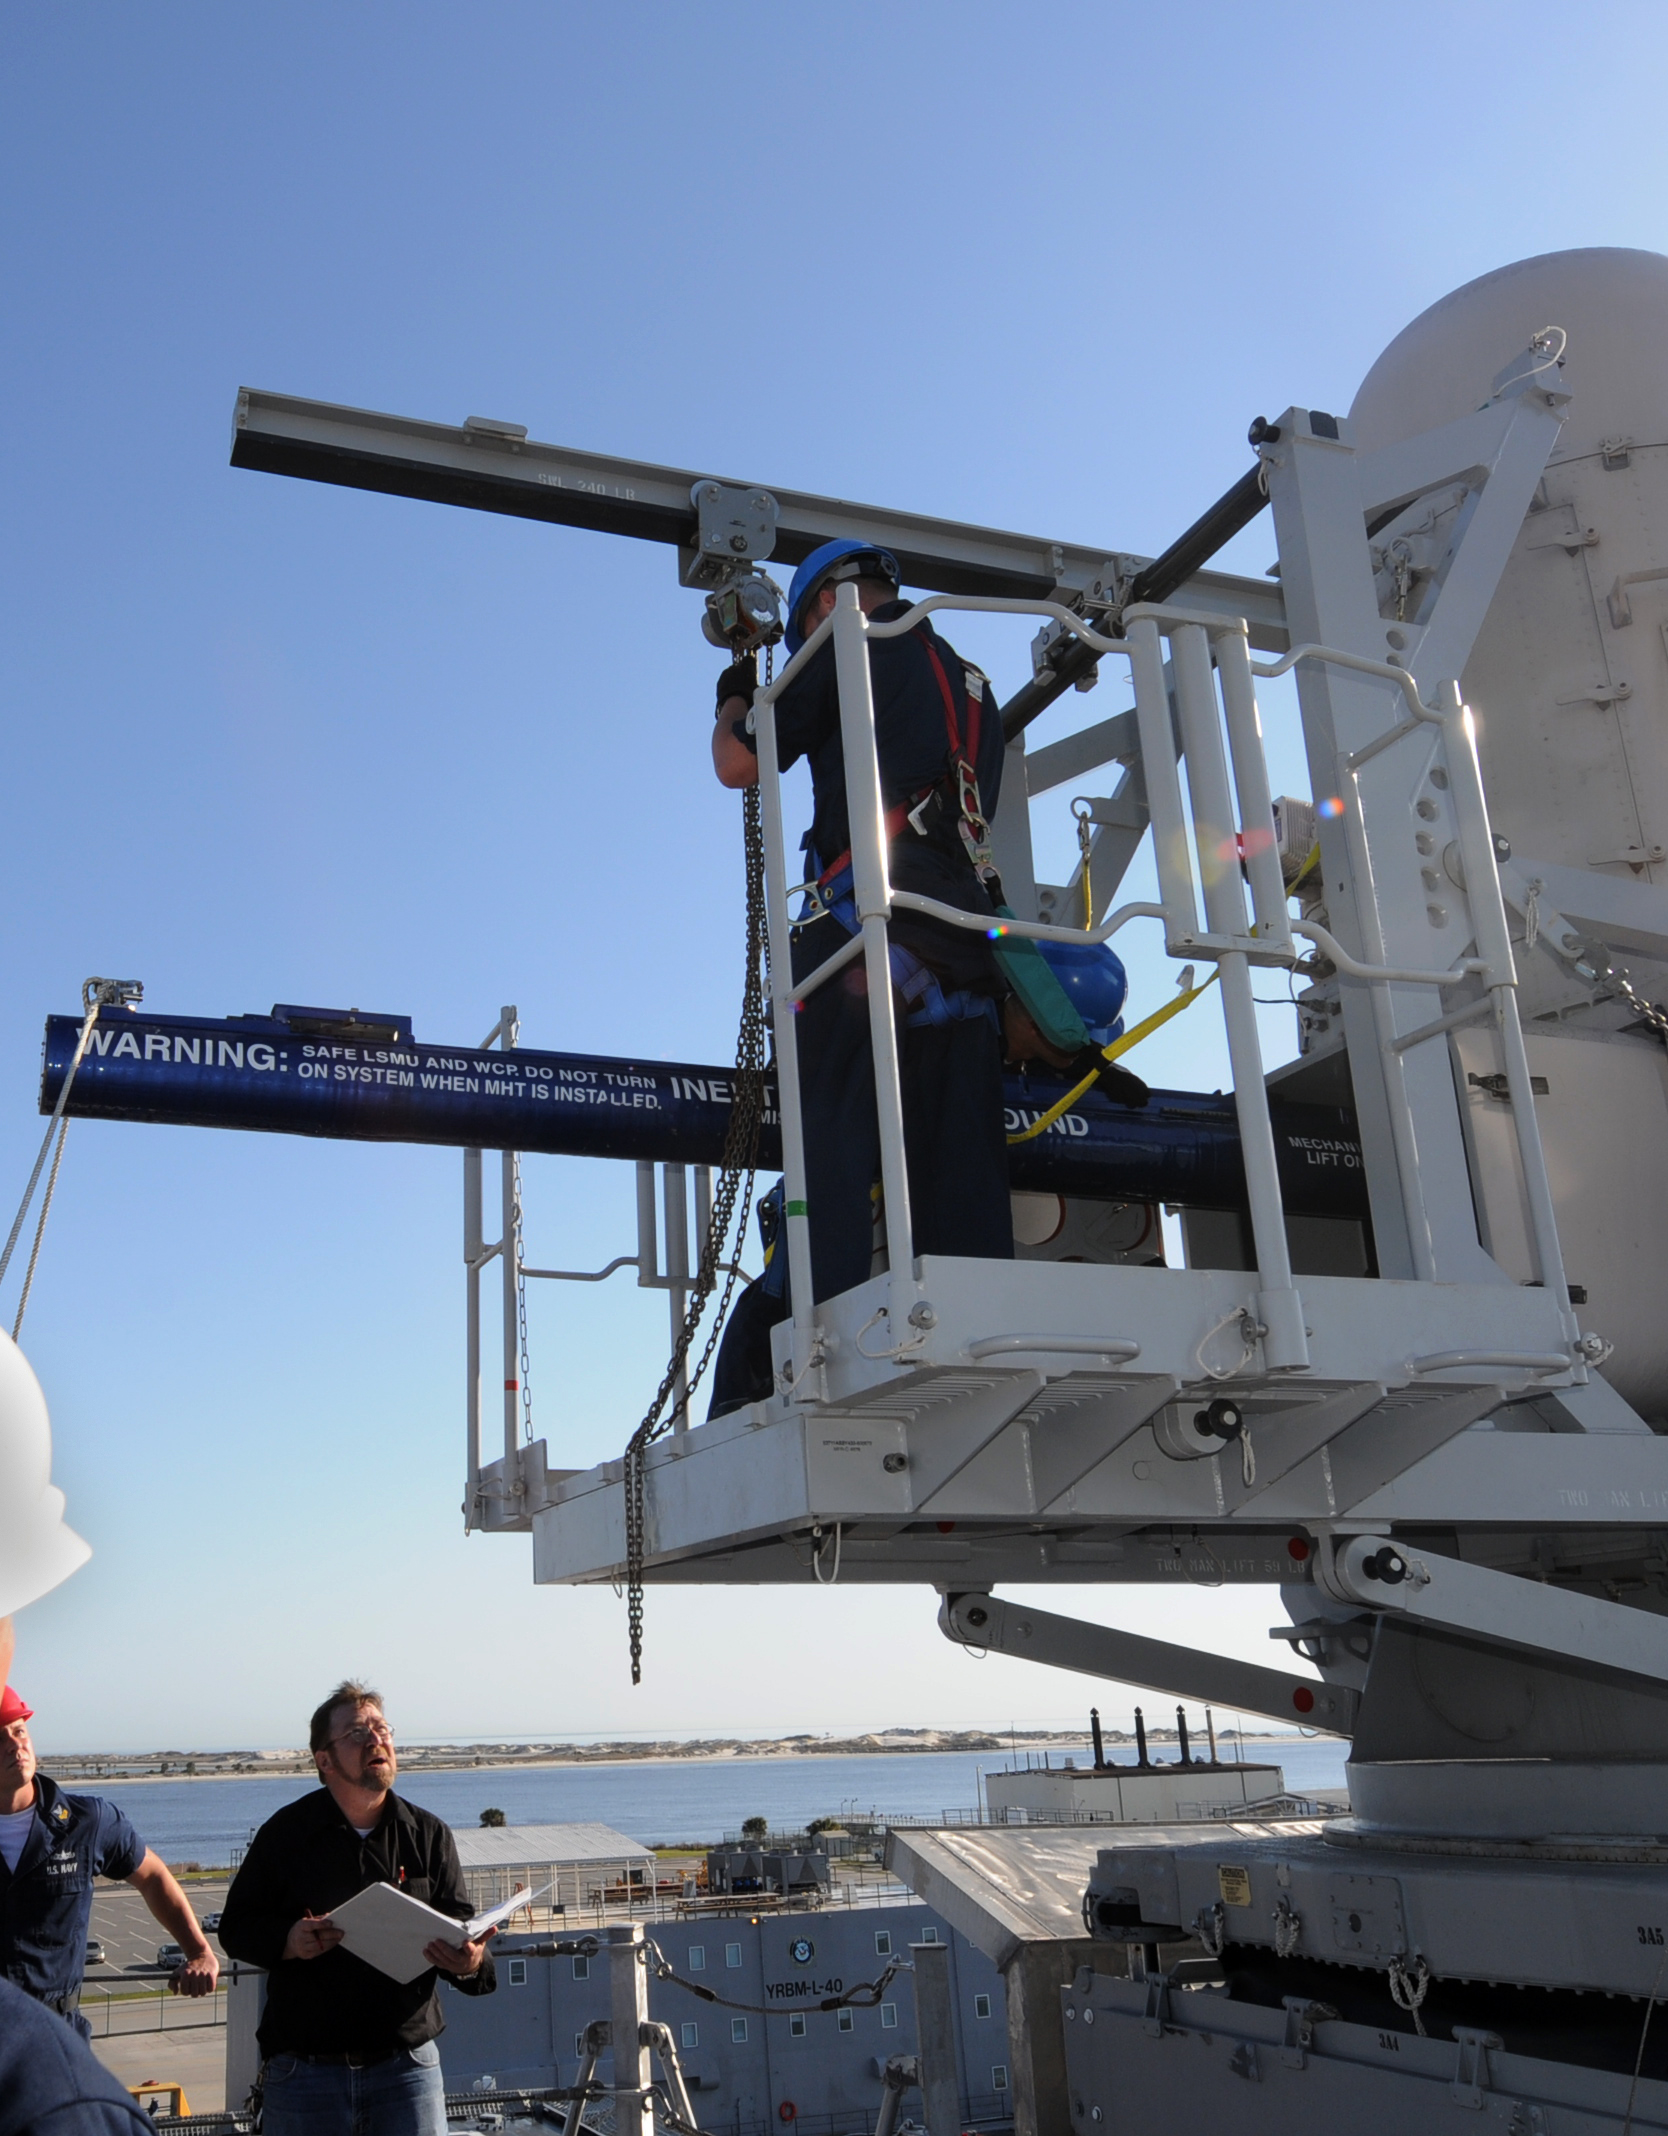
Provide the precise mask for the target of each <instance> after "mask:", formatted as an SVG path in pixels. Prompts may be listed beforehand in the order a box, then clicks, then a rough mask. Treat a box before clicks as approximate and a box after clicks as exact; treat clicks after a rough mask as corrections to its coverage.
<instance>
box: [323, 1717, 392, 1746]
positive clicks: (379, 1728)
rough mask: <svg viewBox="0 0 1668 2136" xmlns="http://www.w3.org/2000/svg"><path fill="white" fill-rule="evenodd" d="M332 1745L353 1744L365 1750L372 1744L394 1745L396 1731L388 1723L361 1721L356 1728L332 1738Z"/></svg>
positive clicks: (345, 1730)
mask: <svg viewBox="0 0 1668 2136" xmlns="http://www.w3.org/2000/svg"><path fill="white" fill-rule="evenodd" d="M330 1740H331V1742H332V1743H352V1744H353V1745H354V1746H355V1748H356V1749H359V1750H363V1749H365V1748H366V1747H367V1745H369V1744H371V1743H392V1742H393V1740H394V1731H393V1729H392V1728H390V1727H389V1725H388V1723H387V1722H386V1721H361V1722H360V1723H359V1724H358V1725H357V1726H356V1727H353V1728H344V1729H343V1730H342V1732H341V1734H340V1735H334V1736H332V1737H331V1738H330Z"/></svg>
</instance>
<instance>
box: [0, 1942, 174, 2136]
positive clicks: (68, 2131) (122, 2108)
mask: <svg viewBox="0 0 1668 2136" xmlns="http://www.w3.org/2000/svg"><path fill="white" fill-rule="evenodd" d="M150 2127H151V2119H150V2116H149V2115H148V2114H142V2113H141V2112H140V2111H139V2109H138V2107H137V2106H135V2105H134V2103H133V2100H132V2098H131V2096H130V2095H129V2094H128V2093H127V2092H125V2091H124V2090H123V2089H122V2087H121V2085H119V2084H118V2083H117V2082H116V2080H115V2078H114V2077H113V2076H111V2074H110V2073H109V2071H108V2070H107V2069H104V2068H103V2067H101V2065H100V2064H99V2062H98V2061H97V2060H96V2059H95V2058H94V2055H93V2050H92V2049H91V2048H90V2047H88V2046H86V2045H84V2044H83V2043H82V2041H80V2040H79V2039H77V2038H76V2036H75V2034H74V2033H73V2032H72V2031H71V2030H70V2028H69V2026H68V2025H66V2024H65V2023H64V2021H63V2019H62V2018H61V2017H54V2016H53V2014H52V2012H51V2011H50V2010H43V2009H42V2008H41V2006H40V2004H39V2003H38V2002H36V2001H34V2000H33V1998H32V1997H30V1996H28V1995H25V1994H24V1992H23V1990H22V1989H21V1988H14V1987H13V1986H12V1985H11V1984H10V1982H9V1981H4V1980H0V2136H146V2132H147V2131H148V2130H149V2129H150Z"/></svg>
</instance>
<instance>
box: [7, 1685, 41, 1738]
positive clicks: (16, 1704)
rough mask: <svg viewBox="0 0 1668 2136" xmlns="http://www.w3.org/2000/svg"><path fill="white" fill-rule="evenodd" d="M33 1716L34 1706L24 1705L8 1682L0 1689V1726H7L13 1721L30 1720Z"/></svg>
mask: <svg viewBox="0 0 1668 2136" xmlns="http://www.w3.org/2000/svg"><path fill="white" fill-rule="evenodd" d="M34 1717H35V1709H34V1707H33V1706H26V1705H25V1704H24V1703H23V1700H22V1698H21V1696H20V1695H19V1694H18V1693H17V1692H16V1691H14V1690H13V1689H12V1687H11V1685H10V1684H8V1685H7V1686H6V1688H5V1689H4V1691H0V1728H9V1727H10V1726H11V1724H12V1723H13V1721H32V1720H33V1719H34Z"/></svg>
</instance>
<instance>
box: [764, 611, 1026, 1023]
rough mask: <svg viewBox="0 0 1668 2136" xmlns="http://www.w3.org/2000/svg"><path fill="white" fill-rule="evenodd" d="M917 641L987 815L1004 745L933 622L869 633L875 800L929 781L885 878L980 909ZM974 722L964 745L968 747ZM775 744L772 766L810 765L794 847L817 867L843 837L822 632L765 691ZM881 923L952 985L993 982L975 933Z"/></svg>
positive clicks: (892, 801)
mask: <svg viewBox="0 0 1668 2136" xmlns="http://www.w3.org/2000/svg"><path fill="white" fill-rule="evenodd" d="M908 607H909V603H908V602H906V601H901V600H900V601H887V602H885V603H883V604H882V605H881V606H880V607H878V608H876V609H875V610H874V612H873V613H872V615H871V616H870V618H869V620H870V621H871V622H872V623H891V622H895V621H896V619H897V618H898V617H899V616H901V615H903V614H904V613H905V612H906V610H907V609H908ZM929 645H930V646H931V648H932V651H933V652H935V653H936V654H937V656H938V663H939V666H940V668H941V669H942V670H943V673H944V676H945V679H946V681H947V682H948V683H949V685H950V690H951V693H952V696H953V698H954V701H955V708H956V719H957V726H958V729H959V735H960V741H961V748H962V751H963V753H965V754H969V755H971V757H972V761H973V768H974V770H975V772H976V773H977V775H978V781H979V800H980V805H981V808H982V811H983V814H984V816H985V819H986V821H987V822H990V821H994V819H995V815H996V803H997V798H998V796H999V794H1000V793H1001V790H1002V766H1003V762H1004V758H1005V753H1006V750H1005V744H1004V742H1003V739H1002V719H1001V712H1000V709H999V707H998V705H997V702H996V693H995V692H994V691H993V690H992V689H990V688H989V686H988V685H987V684H986V682H985V678H984V677H983V675H981V674H980V673H979V671H978V670H977V669H976V668H975V669H972V670H971V671H970V670H969V668H968V666H967V664H966V663H965V662H964V661H963V660H962V658H961V655H960V654H959V653H958V652H957V651H956V650H955V648H954V647H953V646H952V645H951V644H950V643H949V642H948V641H947V640H946V639H944V638H941V637H940V636H939V635H938V633H937V632H936V631H935V630H934V629H933V627H932V624H931V621H930V620H927V621H923V622H921V623H919V624H917V625H916V627H915V629H914V630H912V631H907V632H905V633H904V635H903V636H901V637H897V638H871V639H870V640H869V679H870V686H871V688H872V690H873V692H874V706H875V757H876V761H877V763H878V764H879V767H880V790H881V799H882V802H883V804H884V806H885V807H886V808H887V809H891V808H893V807H895V806H896V805H897V804H898V803H899V802H914V801H915V800H917V799H918V797H919V796H920V795H921V794H922V793H923V792H925V791H926V790H927V789H928V788H929V787H934V786H937V787H939V788H940V802H939V805H938V806H937V807H935V808H934V809H933V810H932V811H930V812H929V813H928V816H927V818H926V820H927V823H928V834H927V835H925V836H922V835H920V834H918V833H917V832H916V831H915V830H914V829H912V828H911V827H910V826H909V825H908V824H905V826H904V827H903V829H902V830H900V831H899V832H898V834H897V835H896V837H894V839H893V840H892V844H891V850H890V855H889V867H890V872H891V877H892V886H893V888H894V889H897V890H914V891H918V892H919V893H921V894H922V895H924V896H927V897H933V898H937V899H938V900H939V901H940V902H941V903H943V904H946V905H954V906H957V907H958V908H959V909H960V910H961V911H963V912H988V911H990V910H991V909H992V907H991V902H990V898H989V896H988V895H987V893H986V891H985V889H984V886H983V885H982V884H981V882H980V880H979V878H978V876H977V875H976V874H975V873H974V871H973V864H972V861H971V860H970V859H969V857H968V854H967V851H966V848H965V847H964V846H963V844H962V842H961V838H960V834H959V831H958V830H957V827H956V826H957V821H958V817H959V809H958V806H957V795H956V789H955V778H954V771H953V766H952V761H951V749H950V733H949V724H948V720H947V717H946V711H945V704H944V693H943V691H942V690H941V689H940V688H939V683H938V676H937V674H936V673H935V672H934V668H933V663H932V659H931V657H930V655H929V653H928V646H929ZM976 691H982V698H979V699H975V697H974V695H973V692H976ZM975 705H976V710H975ZM975 725H976V726H977V730H978V732H977V747H976V748H974V747H973V746H972V744H973V731H972V730H973V728H974V726H975ZM734 731H735V733H736V734H737V735H738V736H739V737H740V739H741V740H742V741H744V742H745V743H746V744H747V746H748V747H749V748H750V749H751V748H754V747H755V744H754V740H753V737H752V736H751V735H750V734H748V732H747V731H746V724H745V721H737V722H736V723H735V726H734ZM776 752H777V759H778V761H779V763H780V765H781V767H782V769H783V770H784V771H786V770H787V768H788V767H789V765H791V764H795V763H797V762H798V760H799V759H800V758H801V757H804V758H805V760H806V762H807V763H808V764H809V766H810V770H811V792H812V796H813V800H814V804H815V812H814V814H813V816H812V819H811V829H810V832H809V834H808V837H807V841H806V844H807V849H808V850H809V851H811V852H813V853H814V854H815V855H816V857H817V862H818V865H819V868H826V867H827V866H828V865H829V864H830V863H831V862H833V861H834V860H836V859H838V858H839V857H840V855H841V854H843V853H844V852H845V851H846V850H847V849H848V847H849V846H850V844H851V835H850V831H849V828H848V825H847V818H846V770H845V749H844V746H843V743H842V741H841V736H840V693H839V685H838V682H837V680H836V677H835V670H834V646H833V642H832V640H828V641H825V642H824V643H823V644H822V645H821V646H820V647H819V648H818V649H817V651H816V652H815V653H814V654H813V655H812V657H811V659H810V661H809V662H808V663H807V664H806V666H805V668H804V669H803V670H802V672H801V673H800V674H798V675H796V676H795V677H794V679H793V681H792V682H790V683H789V684H788V686H787V688H786V689H785V690H784V691H783V692H782V694H781V696H780V697H779V698H778V699H777V700H776ZM892 932H893V938H894V940H896V941H899V942H901V943H903V944H904V945H905V946H906V947H908V948H909V949H911V950H913V951H914V952H915V953H916V954H917V955H919V956H921V957H922V959H923V961H924V962H926V963H929V964H931V965H932V966H933V967H934V968H935V969H938V970H940V971H944V972H947V974H948V975H949V976H950V977H951V978H952V979H953V982H954V983H955V984H957V985H962V986H967V985H972V986H974V987H979V986H980V982H981V980H986V979H988V980H989V981H990V990H991V991H993V992H994V991H998V990H999V989H998V987H997V986H996V985H995V983H994V971H995V967H994V963H993V961H992V959H991V957H990V954H989V948H988V944H987V943H986V941H985V939H984V937H983V936H982V935H979V934H969V933H966V932H964V931H961V930H956V929H951V928H947V927H944V926H942V925H940V924H938V923H936V922H934V921H932V920H930V919H927V918H926V917H925V916H924V915H920V914H910V913H907V912H904V911H900V912H899V913H898V914H897V915H896V917H895V919H894V921H893V927H892Z"/></svg>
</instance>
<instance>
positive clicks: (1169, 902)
mask: <svg viewBox="0 0 1668 2136" xmlns="http://www.w3.org/2000/svg"><path fill="white" fill-rule="evenodd" d="M1129 666H1130V677H1131V680H1132V681H1133V682H1134V684H1135V723H1136V727H1137V729H1138V731H1139V733H1140V737H1141V778H1142V783H1143V784H1144V786H1145V787H1146V792H1147V814H1148V816H1149V817H1150V818H1151V820H1152V829H1153V860H1154V862H1155V863H1156V865H1157V868H1158V895H1159V901H1160V902H1161V904H1162V905H1163V907H1164V934H1165V947H1166V948H1167V949H1168V950H1169V951H1170V952H1171V954H1172V955H1174V956H1180V955H1182V954H1184V953H1185V950H1186V947H1187V942H1186V938H1187V937H1189V936H1191V935H1194V934H1197V933H1198V931H1199V914H1198V908H1197V906H1196V905H1195V904H1194V901H1193V867H1192V863H1191V861H1190V860H1189V858H1188V851H1187V822H1186V818H1185V816H1184V815H1183V813H1182V793H1181V779H1180V777H1179V775H1178V774H1177V771H1176V745H1175V738H1174V730H1173V729H1172V727H1171V725H1170V692H1169V690H1168V688H1167V687H1166V685H1165V681H1164V648H1163V645H1162V643H1161V641H1160V639H1159V634H1158V625H1157V623H1155V622H1154V621H1153V619H1152V617H1151V616H1141V617H1138V618H1137V619H1136V621H1135V622H1133V623H1131V624H1130V626H1129Z"/></svg>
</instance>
